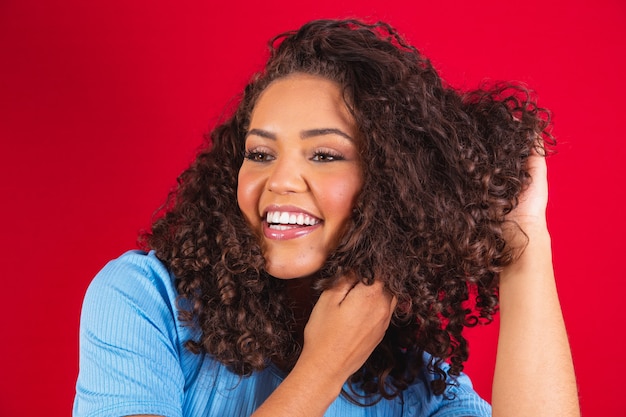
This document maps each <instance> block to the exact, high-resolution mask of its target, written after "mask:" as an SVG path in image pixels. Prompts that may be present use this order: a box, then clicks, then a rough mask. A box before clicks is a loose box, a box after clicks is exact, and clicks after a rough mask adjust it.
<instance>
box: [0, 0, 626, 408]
mask: <svg viewBox="0 0 626 417" xmlns="http://www.w3.org/2000/svg"><path fill="white" fill-rule="evenodd" d="M432 3H437V4H436V5H435V4H432ZM546 3H548V4H546ZM347 16H362V17H369V18H372V19H384V20H387V21H389V22H391V23H392V24H393V25H395V26H396V27H397V28H398V29H399V30H400V31H401V32H402V33H404V34H405V35H406V37H407V38H408V39H409V40H410V41H411V42H412V43H414V44H415V45H416V46H417V47H418V48H420V49H421V50H422V51H423V52H425V53H426V54H427V55H428V56H429V57H430V58H431V59H432V61H433V62H434V64H435V66H436V67H437V68H438V69H439V70H440V72H441V74H442V75H443V77H444V78H445V79H447V80H448V81H449V82H450V83H451V84H452V85H454V86H459V87H472V86H476V85H477V84H478V83H479V82H480V81H482V80H484V79H492V80H493V79H495V80H499V79H516V80H521V81H523V82H526V83H528V84H529V85H530V86H531V87H532V88H534V89H535V90H536V91H537V92H538V94H539V98H540V105H543V106H546V107H548V108H550V109H552V111H553V113H554V122H555V134H556V135H557V137H558V138H559V140H560V147H559V154H558V155H557V156H556V157H554V158H551V159H550V161H549V165H550V183H551V200H550V206H549V220H550V225H551V231H552V235H553V245H554V255H555V269H556V273H557V280H558V285H559V290H560V295H561V300H562V305H563V310H564V314H565V318H566V322H567V325H568V329H569V334H570V339H571V344H572V349H573V354H574V359H575V365H576V370H577V374H578V381H579V385H580V396H581V403H582V408H583V413H584V414H585V415H586V416H625V415H626V411H625V410H626V406H625V405H623V401H622V398H621V395H620V394H621V391H622V390H623V389H622V387H621V383H620V382H621V379H622V378H623V376H624V374H625V373H626V366H625V365H624V361H623V358H622V354H620V353H619V352H624V345H623V341H622V338H623V333H624V327H625V325H624V322H625V319H626V317H625V313H624V309H623V307H622V306H623V305H624V303H625V302H626V301H625V300H624V295H623V294H624V291H625V290H626V284H625V281H626V280H625V278H626V273H625V272H624V266H623V260H622V258H623V257H624V255H623V250H622V247H621V246H622V245H621V243H622V242H623V240H624V236H625V235H626V221H625V214H626V205H625V203H624V200H625V198H624V197H626V191H625V190H626V187H625V186H624V180H625V179H626V169H625V165H626V145H625V141H624V134H623V128H622V126H623V120H624V118H626V116H625V115H624V110H626V106H625V105H624V98H625V93H626V87H625V85H626V83H624V80H623V77H624V74H626V65H625V58H624V56H625V54H626V48H625V47H624V46H625V39H626V37H625V35H626V6H625V5H624V3H623V2H622V1H619V0H613V1H611V0H594V1H591V0H588V1H572V0H559V1H553V2H549V1H545V0H541V1H539V0H530V1H524V2H510V3H508V2H506V3H505V2H504V1H500V0H493V1H471V2H468V1H459V2H452V1H440V2H422V1H419V0H398V1H396V2H382V1H371V0H367V1H364V0H349V1H345V2H342V1H339V0H317V1H314V2H308V3H302V4H300V3H298V2H295V1H275V2H271V3H270V4H267V2H254V3H253V2H249V3H242V2H237V1H230V2H217V1H199V0H193V1H185V2H180V3H179V4H177V5H174V2H165V1H163V2H154V1H148V0H137V1H122V0H108V1H97V0H95V1H83V0H64V1H60V0H58V1H54V0H51V1H39V2H38V1H35V0H21V1H17V0H0V139H1V142H0V143H1V148H0V184H1V185H0V187H1V189H0V198H1V201H2V204H1V205H0V210H1V212H0V221H1V222H2V225H1V229H0V230H1V232H0V233H1V239H0V245H2V246H1V247H0V257H1V258H0V261H1V265H0V266H1V269H0V271H1V272H0V277H1V279H2V281H1V283H0V286H1V287H0V288H1V289H2V305H3V306H4V308H3V313H2V315H1V318H0V331H1V334H2V339H1V342H0V361H1V362H0V416H33V415H40V414H41V415H43V414H45V415H49V416H66V415H69V414H70V410H71V404H72V398H73V390H74V381H75V378H76V374H77V372H78V365H77V354H78V340H77V329H78V321H79V311H80V305H81V300H82V296H83V293H84V291H85V289H86V287H87V285H88V283H89V281H90V279H91V278H92V277H93V275H94V274H95V273H96V272H97V271H98V270H99V269H100V268H101V267H102V266H103V265H104V263H105V262H106V261H108V260H109V259H111V258H113V257H116V256H118V255H119V254H120V253H122V252H123V251H125V250H127V249H130V248H133V247H135V241H136V235H137V231H138V230H140V229H142V228H145V227H147V226H148V225H149V224H150V218H151V214H152V212H153V211H154V210H155V209H156V208H157V207H158V206H159V204H161V203H162V202H163V200H164V198H165V195H166V193H167V191H168V190H169V189H170V188H171V187H172V186H173V185H174V184H175V178H176V176H177V175H178V174H179V173H180V171H181V170H182V169H183V168H184V167H185V166H186V165H187V164H188V162H189V161H190V159H191V158H192V157H193V155H194V152H195V149H196V148H197V146H198V145H199V144H200V140H201V135H202V134H203V133H204V132H206V131H207V130H208V129H209V128H210V126H212V125H213V124H214V122H215V120H216V118H217V117H218V116H219V115H220V112H221V110H222V109H223V107H224V106H225V105H226V103H227V102H228V101H229V100H230V99H231V98H232V97H233V96H234V95H235V94H236V93H237V92H238V91H240V89H241V88H242V86H243V85H244V83H245V82H246V80H247V78H248V77H249V76H250V75H251V73H252V72H253V71H255V70H257V69H259V68H260V67H261V65H262V63H263V58H264V57H265V53H266V52H265V51H266V49H265V43H266V41H267V40H268V39H269V38H270V37H271V36H272V35H274V34H276V33H278V32H279V31H283V30H287V29H292V28H296V27H298V26H299V25H300V24H302V23H303V22H305V21H307V20H310V19H312V18H320V17H347ZM496 332H497V328H496V326H488V327H483V328H479V329H475V330H472V331H471V339H472V356H471V359H470V363H469V364H468V366H467V370H468V372H469V373H470V375H471V376H472V378H473V379H474V381H475V385H476V388H477V389H478V391H479V392H480V393H481V394H482V395H484V396H485V397H487V398H489V397H490V384H491V373H492V371H493V360H494V353H495V339H496ZM540 377H541V376H540V375H538V378H540Z"/></svg>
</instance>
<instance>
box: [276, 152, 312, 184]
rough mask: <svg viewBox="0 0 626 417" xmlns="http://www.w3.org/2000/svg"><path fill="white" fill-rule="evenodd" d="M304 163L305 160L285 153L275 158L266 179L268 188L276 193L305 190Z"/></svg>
mask: <svg viewBox="0 0 626 417" xmlns="http://www.w3.org/2000/svg"><path fill="white" fill-rule="evenodd" d="M305 165H306V162H305V161H301V160H299V159H298V158H293V157H288V156H286V155H285V156H282V157H280V156H279V157H278V158H276V160H274V162H273V163H272V167H271V172H270V175H269V178H268V180H267V188H268V190H269V191H272V192H275V193H278V194H288V193H298V192H304V191H306V190H307V188H308V185H307V182H306V180H305V170H306V166H305Z"/></svg>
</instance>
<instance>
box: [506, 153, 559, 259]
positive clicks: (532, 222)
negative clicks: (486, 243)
mask: <svg viewBox="0 0 626 417" xmlns="http://www.w3.org/2000/svg"><path fill="white" fill-rule="evenodd" d="M526 163H527V169H528V172H529V174H530V176H531V182H530V184H529V186H528V188H527V189H526V190H524V192H523V193H522V195H521V196H520V198H519V204H518V206H517V207H516V208H515V209H514V210H513V211H511V212H510V213H509V214H508V215H507V216H506V223H505V224H504V237H505V239H506V241H507V243H508V244H509V245H510V246H511V247H513V248H515V249H517V250H520V251H521V250H523V248H524V247H525V246H526V244H527V243H528V240H529V239H532V238H533V236H537V238H538V234H544V235H547V234H548V227H547V222H546V207H547V205H548V177H547V174H548V172H547V171H548V170H547V166H546V158H545V157H544V156H541V155H539V154H538V153H537V151H536V150H534V149H533V151H532V152H531V154H530V156H529V157H528V160H527V162H526Z"/></svg>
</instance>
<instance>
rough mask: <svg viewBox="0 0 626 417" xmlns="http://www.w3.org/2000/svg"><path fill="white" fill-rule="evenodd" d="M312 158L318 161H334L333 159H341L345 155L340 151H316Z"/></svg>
mask: <svg viewBox="0 0 626 417" xmlns="http://www.w3.org/2000/svg"><path fill="white" fill-rule="evenodd" d="M311 159H312V160H313V161H316V162H333V161H341V160H343V159H344V158H343V155H341V154H340V153H339V152H332V151H316V152H315V154H314V155H313V158H311Z"/></svg>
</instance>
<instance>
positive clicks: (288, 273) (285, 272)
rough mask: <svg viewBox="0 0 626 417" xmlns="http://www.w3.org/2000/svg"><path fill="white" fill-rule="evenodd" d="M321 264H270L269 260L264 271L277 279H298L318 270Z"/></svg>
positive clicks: (313, 273) (309, 275) (311, 274)
mask: <svg viewBox="0 0 626 417" xmlns="http://www.w3.org/2000/svg"><path fill="white" fill-rule="evenodd" d="M322 264H323V263H320V264H319V265H317V264H315V265H293V264H292V263H291V264H290V263H287V264H283V265H272V264H271V263H270V262H268V263H267V265H266V271H267V273H268V274H270V275H271V276H273V277H274V278H278V279H298V278H307V277H311V276H313V275H315V274H317V273H318V272H319V270H320V269H321V268H322Z"/></svg>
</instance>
